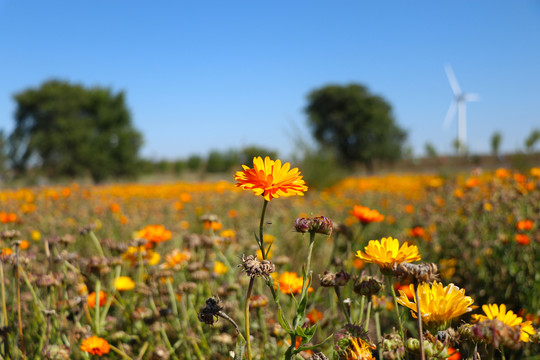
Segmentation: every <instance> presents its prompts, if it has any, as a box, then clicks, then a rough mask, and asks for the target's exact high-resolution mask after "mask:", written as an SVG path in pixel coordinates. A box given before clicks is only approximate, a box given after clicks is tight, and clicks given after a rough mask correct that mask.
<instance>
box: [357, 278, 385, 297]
mask: <svg viewBox="0 0 540 360" xmlns="http://www.w3.org/2000/svg"><path fill="white" fill-rule="evenodd" d="M382 285H383V283H382V281H380V280H378V279H376V278H374V277H372V276H367V277H362V278H360V279H359V280H357V281H356V282H355V284H354V292H355V293H357V294H359V295H364V296H371V295H376V294H378V293H379V291H380V290H381V288H382Z"/></svg>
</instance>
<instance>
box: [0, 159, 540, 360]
mask: <svg viewBox="0 0 540 360" xmlns="http://www.w3.org/2000/svg"><path fill="white" fill-rule="evenodd" d="M242 169H243V170H242ZM238 170H239V171H238V172H237V173H236V174H231V177H230V178H231V181H229V182H227V181H221V182H216V183H174V184H153V185H148V184H146V185H145V184H111V185H101V186H82V185H78V184H75V183H73V184H71V185H69V186H65V187H35V188H23V189H2V190H0V222H1V226H2V229H1V233H0V236H1V255H0V257H1V259H0V260H1V261H0V308H1V310H0V359H91V358H100V357H102V358H107V359H164V360H165V359H178V360H179V359H199V360H201V359H250V360H251V359H312V360H321V359H374V358H377V359H383V358H384V359H416V358H418V359H428V358H438V359H444V358H450V359H480V358H482V359H491V358H507V359H510V358H514V359H520V358H534V357H535V356H536V358H539V357H538V356H539V355H538V354H539V353H540V345H539V342H540V335H539V334H538V326H539V325H540V272H538V271H537V269H538V268H540V255H539V254H540V252H539V251H538V250H539V248H540V229H539V225H540V169H539V168H533V169H531V170H530V171H529V172H527V173H518V172H514V171H511V170H507V169H498V170H497V171H495V172H481V171H474V172H473V173H471V174H466V175H464V176H455V177H452V178H442V177H439V176H436V175H415V174H410V175H385V176H372V177H367V178H347V179H345V180H343V181H341V182H339V183H338V184H336V185H334V186H332V187H330V188H326V189H323V190H313V189H310V188H309V184H306V183H305V182H304V180H303V179H302V175H301V169H296V168H294V169H293V168H292V167H291V166H290V165H289V164H288V163H281V161H279V160H276V161H273V160H270V159H269V158H267V159H261V158H256V159H254V163H253V164H246V165H244V166H243V168H241V167H240V166H239V167H238ZM416 299H419V301H416ZM419 314H420V316H418V315H419ZM419 319H421V321H420V320H419Z"/></svg>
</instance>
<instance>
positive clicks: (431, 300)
mask: <svg viewBox="0 0 540 360" xmlns="http://www.w3.org/2000/svg"><path fill="white" fill-rule="evenodd" d="M409 286H410V290H411V291H412V293H413V295H414V294H415V292H414V285H413V284H411V285H409ZM399 293H400V297H399V298H398V299H397V302H398V303H400V304H401V305H403V306H406V307H408V308H409V309H411V313H412V315H413V317H414V318H416V296H413V301H410V300H409V299H408V298H407V295H406V294H405V293H404V292H403V291H401V290H400V291H399ZM418 296H419V297H420V311H421V312H422V321H423V322H424V324H426V325H427V326H429V327H441V326H443V327H446V325H447V322H448V321H449V320H451V319H453V318H455V317H458V316H460V315H463V314H465V313H466V312H469V311H471V310H472V309H473V308H475V306H471V305H472V303H473V302H474V300H473V299H472V298H471V297H470V296H465V289H460V288H458V287H457V286H455V285H454V284H449V285H447V286H445V287H443V285H442V283H439V282H437V281H434V282H433V285H430V284H428V283H422V284H420V285H419V286H418Z"/></svg>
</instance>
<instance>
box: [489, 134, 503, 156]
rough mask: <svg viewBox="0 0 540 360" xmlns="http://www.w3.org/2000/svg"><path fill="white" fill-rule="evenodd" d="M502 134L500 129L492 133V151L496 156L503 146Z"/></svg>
mask: <svg viewBox="0 0 540 360" xmlns="http://www.w3.org/2000/svg"><path fill="white" fill-rule="evenodd" d="M501 142H502V134H501V133H500V132H499V131H496V132H494V133H493V135H491V138H490V144H491V153H492V154H493V155H494V156H499V150H500V148H501Z"/></svg>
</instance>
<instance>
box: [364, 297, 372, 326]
mask: <svg viewBox="0 0 540 360" xmlns="http://www.w3.org/2000/svg"><path fill="white" fill-rule="evenodd" d="M370 316H371V301H368V304H367V311H366V324H365V325H364V330H365V331H366V332H367V331H368V329H369V318H370Z"/></svg>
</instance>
